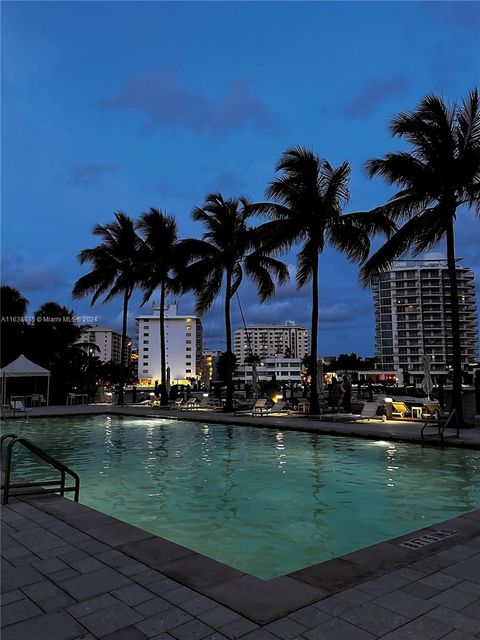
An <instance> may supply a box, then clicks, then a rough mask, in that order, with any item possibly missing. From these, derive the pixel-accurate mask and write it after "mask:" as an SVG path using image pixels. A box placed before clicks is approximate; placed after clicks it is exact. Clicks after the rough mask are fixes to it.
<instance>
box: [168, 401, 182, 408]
mask: <svg viewBox="0 0 480 640" xmlns="http://www.w3.org/2000/svg"><path fill="white" fill-rule="evenodd" d="M183 403H184V399H183V398H176V399H175V400H174V401H173V402H172V403H171V404H170V409H180V407H181V406H182V405H183Z"/></svg>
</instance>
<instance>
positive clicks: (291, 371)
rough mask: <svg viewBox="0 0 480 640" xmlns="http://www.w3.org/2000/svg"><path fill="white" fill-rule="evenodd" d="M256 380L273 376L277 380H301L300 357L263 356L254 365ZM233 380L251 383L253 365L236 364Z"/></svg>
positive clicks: (268, 378)
mask: <svg viewBox="0 0 480 640" xmlns="http://www.w3.org/2000/svg"><path fill="white" fill-rule="evenodd" d="M255 370H256V374H257V381H258V382H262V381H267V380H272V378H274V379H275V380H276V381H277V382H302V361H301V359H300V358H285V357H284V356H282V355H277V356H274V357H273V358H265V359H264V360H262V362H261V363H259V364H257V365H255ZM233 378H234V380H241V381H242V382H245V383H251V382H252V378H253V365H252V364H242V365H240V366H237V368H236V371H235V374H234V376H233Z"/></svg>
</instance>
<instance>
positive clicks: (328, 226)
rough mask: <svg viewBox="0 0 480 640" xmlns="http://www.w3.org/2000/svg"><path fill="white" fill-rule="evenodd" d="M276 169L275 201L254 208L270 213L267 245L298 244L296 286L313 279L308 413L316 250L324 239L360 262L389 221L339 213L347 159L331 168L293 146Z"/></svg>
mask: <svg viewBox="0 0 480 640" xmlns="http://www.w3.org/2000/svg"><path fill="white" fill-rule="evenodd" d="M275 170H276V171H277V172H279V171H281V172H282V175H280V176H279V177H277V178H275V179H274V180H273V181H272V182H271V183H270V185H269V187H268V188H267V192H266V194H267V198H270V199H272V200H273V201H274V202H266V203H258V204H256V205H254V209H255V211H256V212H258V213H263V214H266V215H267V216H269V217H271V218H273V220H271V221H270V222H267V223H265V224H263V225H262V226H261V228H260V232H261V233H262V235H263V237H264V238H266V239H268V240H266V243H267V247H268V248H269V249H271V250H276V251H285V250H287V249H290V248H291V247H292V245H294V244H297V243H300V242H301V243H302V246H301V249H300V251H299V252H298V254H297V276H296V280H297V286H298V287H299V288H300V287H303V286H305V285H306V284H307V283H308V282H310V281H311V282H312V326H311V348H310V362H311V363H314V364H313V366H312V370H311V374H312V376H311V385H310V412H311V413H312V414H316V413H319V411H320V407H319V401H318V391H317V367H316V362H317V357H318V354H317V351H318V348H317V347H318V305H319V300H318V277H319V273H318V271H319V257H320V254H321V253H322V252H323V250H324V248H325V246H326V245H327V244H329V245H331V246H332V247H334V248H335V249H338V250H339V251H342V252H344V253H346V254H347V258H348V259H349V260H350V261H351V262H361V261H362V260H364V259H366V257H367V256H368V253H369V250H370V237H369V236H370V234H373V233H377V232H382V233H386V234H389V233H390V232H391V231H392V228H393V227H394V225H393V224H392V223H391V222H390V221H389V220H387V219H386V218H385V217H384V216H383V215H381V214H378V213H374V214H370V213H349V214H343V208H344V207H345V205H346V204H347V203H348V201H349V198H350V193H349V187H348V184H349V178H350V165H349V164H348V162H343V163H342V164H341V165H340V166H338V167H337V168H334V167H332V166H331V165H330V164H329V163H328V162H327V161H326V160H322V159H321V158H319V157H318V156H317V155H316V154H314V153H313V152H312V151H309V150H308V149H304V148H303V147H298V146H297V147H293V148H292V149H288V150H287V151H285V152H284V153H283V154H282V156H281V158H280V160H279V162H278V164H277V166H276V169H275Z"/></svg>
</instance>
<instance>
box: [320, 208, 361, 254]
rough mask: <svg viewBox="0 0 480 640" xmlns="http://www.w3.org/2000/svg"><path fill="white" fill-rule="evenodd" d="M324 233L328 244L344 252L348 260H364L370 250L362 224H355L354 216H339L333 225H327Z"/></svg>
mask: <svg viewBox="0 0 480 640" xmlns="http://www.w3.org/2000/svg"><path fill="white" fill-rule="evenodd" d="M326 233H327V240H328V242H329V244H331V246H332V247H334V248H335V249H338V251H341V252H342V253H345V255H346V256H347V258H348V260H349V261H350V262H362V261H364V260H366V258H367V256H368V253H369V251H370V238H369V235H368V233H367V231H366V229H365V228H364V227H363V226H362V225H360V224H355V219H354V218H352V217H348V216H341V217H340V218H338V220H337V223H336V224H335V225H331V226H330V227H328V229H327V231H326Z"/></svg>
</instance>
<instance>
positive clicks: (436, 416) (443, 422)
mask: <svg viewBox="0 0 480 640" xmlns="http://www.w3.org/2000/svg"><path fill="white" fill-rule="evenodd" d="M454 419H455V425H456V429H457V438H459V437H460V430H459V427H458V415H457V410H456V409H452V411H450V413H449V414H448V415H446V414H445V415H442V413H441V412H440V409H438V410H437V411H436V412H435V413H432V414H431V415H430V416H429V417H428V418H427V421H426V422H425V424H424V425H423V427H422V430H421V432H420V439H421V442H422V447H423V444H424V440H425V437H426V436H425V435H424V433H423V432H424V431H425V429H427V428H428V427H436V428H437V429H438V435H439V436H440V443H441V445H442V447H443V439H444V435H443V434H444V431H445V429H447V428H448V426H449V425H450V423H451V422H453V420H454ZM432 420H434V421H435V424H431V422H432Z"/></svg>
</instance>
